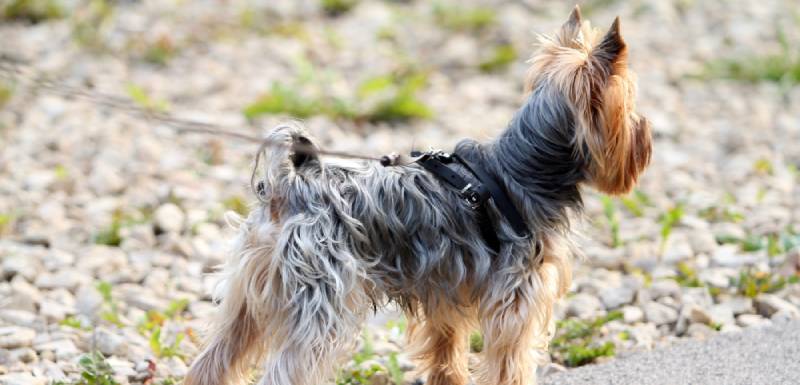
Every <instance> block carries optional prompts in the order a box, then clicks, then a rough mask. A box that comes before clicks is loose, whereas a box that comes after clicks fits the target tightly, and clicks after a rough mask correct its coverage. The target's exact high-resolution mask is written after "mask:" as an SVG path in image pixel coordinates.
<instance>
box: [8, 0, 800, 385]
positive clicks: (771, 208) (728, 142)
mask: <svg viewBox="0 0 800 385" xmlns="http://www.w3.org/2000/svg"><path fill="white" fill-rule="evenodd" d="M580 5H581V7H582V10H583V14H584V18H585V19H589V20H591V21H592V23H593V25H595V26H597V27H599V28H601V29H606V28H608V26H609V25H610V24H611V21H612V20H613V18H614V16H616V15H619V16H621V19H622V31H623V36H624V38H625V40H626V41H627V42H628V44H629V50H630V62H631V66H632V68H633V69H634V70H635V71H636V72H637V73H638V76H639V97H638V103H639V104H638V105H639V110H640V111H641V112H642V114H643V115H645V116H647V117H648V118H649V119H650V121H651V122H652V125H653V130H654V136H655V147H654V156H653V161H652V165H651V167H650V169H649V170H648V172H647V173H646V175H645V176H644V178H643V179H642V181H641V185H640V187H639V188H638V189H637V190H636V191H635V192H634V193H632V194H631V195H630V196H627V197H624V198H609V197H605V196H602V195H599V194H596V193H594V192H591V191H587V198H586V213H587V216H586V218H585V219H584V220H576V222H575V226H576V228H577V229H578V230H579V231H580V232H581V234H582V237H581V239H580V243H581V245H582V248H583V250H584V251H585V253H586V257H585V258H584V259H583V260H580V261H576V266H575V269H576V273H575V277H576V278H575V282H574V284H573V288H572V290H571V291H570V294H569V295H568V296H567V298H565V299H564V300H563V301H562V302H561V303H560V304H559V306H558V309H557V312H556V313H557V316H558V324H557V326H558V330H557V332H556V336H555V339H554V340H553V342H552V344H551V348H550V353H551V354H550V356H551V361H552V363H551V364H550V365H548V366H546V367H544V368H542V369H540V372H541V374H542V375H547V374H548V373H552V372H558V371H563V370H569V368H571V367H576V366H581V365H587V364H592V363H595V362H602V361H606V360H612V359H614V358H615V357H619V356H624V355H626V354H630V352H635V351H640V350H648V349H653V348H656V347H659V346H663V345H668V344H670V343H673V342H675V341H677V340H680V339H705V338H709V337H711V336H713V335H715V334H717V333H736V332H738V331H740V330H741V329H743V328H748V327H757V326H763V325H767V324H770V323H775V322H783V321H785V320H788V319H797V318H800V307H799V306H800V285H798V271H799V270H798V269H800V251H799V249H798V247H800V223H798V216H800V208H798V203H797V202H798V197H800V190H798V188H797V181H798V178H799V177H800V176H798V167H799V166H800V86H798V84H800V49H798V47H800V7H798V4H797V2H796V1H794V0H760V1H755V0H750V1H745V0H717V1H699V0H630V1H625V0H587V1H581V2H580ZM573 6H574V1H569V2H567V1H544V0H520V1H488V0H487V1H481V0H466V1H455V0H442V1H433V2H427V1H422V0H407V1H401V0H395V1H389V0H385V1H377V0H374V1H369V0H303V1H261V2H256V1H205V0H203V1H181V0H174V1H133V0H130V1H122V0H120V1H102V0H92V1H81V0H0V383H2V384H13V385H17V384H25V385H28V384H49V383H51V382H54V383H60V384H88V385H94V384H99V385H112V384H127V383H131V384H159V385H169V384H178V383H180V382H181V377H182V376H183V375H184V374H185V372H186V367H187V364H188V363H189V362H190V361H191V359H192V357H193V356H194V355H195V354H196V353H197V351H198V347H199V345H200V343H201V341H202V338H201V337H202V335H201V333H202V330H203V326H204V325H205V322H206V320H207V317H208V315H209V312H210V311H211V310H212V309H213V307H212V304H211V301H210V296H209V290H210V288H211V287H212V286H213V282H214V281H215V277H214V276H213V275H209V273H211V272H212V271H213V268H214V266H216V265H218V264H219V263H221V262H222V261H223V260H224V259H225V257H226V250H227V245H228V241H229V239H230V238H231V237H232V235H233V233H234V231H233V229H232V228H231V227H230V226H228V225H227V223H226V212H229V211H234V212H237V213H240V214H245V213H246V212H247V211H248V207H249V206H250V205H251V204H252V202H253V201H254V198H253V195H252V193H251V192H250V191H249V187H248V182H249V177H250V165H251V162H252V160H253V157H254V154H255V151H256V145H254V144H253V143H250V142H247V141H244V140H239V139H235V138H230V137H221V136H214V135H198V134H191V133H180V132H176V131H175V130H173V129H171V128H170V127H169V126H168V125H167V124H165V122H164V121H163V120H160V119H155V118H153V116H163V114H168V115H169V116H174V117H178V118H181V119H191V120H196V121H201V122H209V123H214V124H218V125H222V126H225V127H230V128H232V129H236V130H238V131H237V132H243V133H247V134H249V135H255V136H258V135H259V134H260V133H262V132H263V130H264V129H267V128H269V127H272V126H274V125H276V124H277V123H279V122H282V121H285V120H286V119H288V118H290V117H295V118H299V119H302V120H303V121H304V123H305V125H306V126H307V127H308V128H309V130H310V131H311V132H312V133H313V134H314V135H316V136H317V138H319V140H320V141H321V143H323V144H324V146H325V147H326V148H328V149H334V150H341V151H350V152H355V153H359V154H366V155H380V154H386V153H389V152H392V151H398V152H406V151H408V150H410V149H411V147H412V146H414V147H416V148H428V146H434V147H437V148H443V149H449V148H451V147H452V145H453V144H454V143H455V142H457V141H458V140H460V139H462V138H465V137H471V138H476V139H488V138H491V137H492V136H493V135H496V134H497V133H499V132H500V131H501V130H502V129H503V128H504V127H505V125H506V124H507V122H508V121H509V119H510V118H511V116H512V114H513V113H514V111H515V110H516V108H518V107H519V105H520V104H521V101H522V98H521V95H522V79H523V78H524V74H525V71H526V64H525V60H526V59H527V58H528V57H529V55H530V54H531V53H532V52H533V49H534V43H535V41H536V34H539V33H551V32H552V31H554V30H555V29H556V28H558V26H560V24H561V23H562V22H563V21H564V20H565V19H566V17H567V15H568V13H569V11H570V10H571V8H572V7H573ZM131 111H134V112H136V111H138V112H141V111H148V112H150V113H151V114H150V116H151V117H150V118H148V116H147V115H148V114H144V115H143V114H141V113H133V114H132V113H131ZM405 325H406V323H405V320H403V319H402V317H400V316H398V315H397V314H394V313H392V312H388V313H381V314H379V315H378V316H376V317H375V318H374V319H372V320H371V321H370V323H369V325H368V327H367V328H366V329H365V330H364V335H363V338H362V343H361V345H360V347H359V349H358V351H357V352H355V354H354V356H353V357H352V358H350V359H349V361H348V362H347V364H346V365H345V366H344V367H343V369H342V370H341V372H340V374H339V376H338V378H337V379H336V384H337V385H339V384H342V385H344V384H394V385H401V384H406V383H408V384H410V383H414V382H415V381H418V380H419V379H418V378H417V375H416V374H414V373H413V364H412V363H411V361H410V360H409V356H408V354H407V352H406V351H405V350H404V344H403V334H404V331H405ZM481 345H482V341H481V337H480V335H479V334H475V335H473V336H472V337H471V339H470V347H471V350H472V351H473V352H474V353H478V352H480V350H481V347H482V346H481Z"/></svg>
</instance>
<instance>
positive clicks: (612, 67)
mask: <svg viewBox="0 0 800 385" xmlns="http://www.w3.org/2000/svg"><path fill="white" fill-rule="evenodd" d="M530 63H531V68H530V71H529V75H528V77H527V79H526V81H525V90H526V99H525V102H524V104H523V106H522V107H521V108H520V110H519V111H518V112H517V113H516V115H515V116H514V118H513V119H512V121H511V123H510V124H509V126H508V127H507V128H506V130H505V131H504V132H503V133H501V134H500V135H499V137H497V138H496V139H494V140H493V141H491V142H488V143H478V142H476V141H473V140H464V141H461V142H460V143H459V144H458V145H457V146H456V148H455V150H454V151H453V153H454V154H457V155H458V156H459V157H461V158H463V159H466V160H468V161H469V162H471V163H472V164H476V165H480V166H481V167H482V168H483V169H484V170H486V172H487V173H488V174H491V176H492V177H493V178H495V180H496V181H498V184H499V185H501V187H502V188H503V189H504V190H505V191H506V193H507V196H508V197H509V198H510V201H511V202H512V203H513V205H514V206H515V207H516V209H517V211H518V213H519V215H520V217H521V218H523V220H524V222H525V225H526V226H527V228H528V229H530V235H529V236H526V237H523V236H520V235H519V234H518V232H516V231H515V230H514V228H512V226H511V223H509V221H508V220H507V218H506V216H504V215H503V213H502V212H501V211H500V210H499V209H498V207H497V205H496V202H494V201H489V202H487V204H486V205H487V212H488V217H489V220H490V221H491V225H492V227H493V229H494V230H495V234H494V235H493V236H496V240H498V241H499V246H498V247H496V248H495V247H491V246H490V245H489V244H487V242H486V238H485V236H484V234H483V233H482V231H481V228H480V226H479V224H478V218H477V216H476V213H475V208H474V206H472V205H471V204H470V203H469V202H466V201H465V200H464V199H463V195H461V194H460V192H459V191H456V190H455V189H453V188H450V187H448V186H447V185H446V184H444V183H442V180H441V179H440V178H437V177H436V176H435V175H432V173H431V172H430V171H429V170H427V169H426V168H424V167H421V166H420V165H419V164H417V163H413V164H410V165H406V166H398V167H382V166H381V165H378V164H375V163H366V162H364V163H363V164H362V163H359V164H353V165H341V164H333V163H324V162H323V161H322V160H321V159H319V157H318V156H316V155H314V154H313V153H309V152H301V151H294V150H293V148H294V149H296V148H297V147H294V146H295V145H297V144H300V145H304V146H313V141H311V140H310V139H309V136H308V135H307V133H306V132H305V131H304V130H303V129H302V128H300V127H299V126H297V125H284V126H280V127H278V128H276V129H274V130H272V131H271V132H270V133H269V134H268V136H267V139H268V140H270V141H273V142H275V141H281V142H284V143H286V145H287V146H286V147H285V148H281V149H276V150H274V151H272V152H271V154H269V156H268V159H267V160H266V161H265V162H264V166H263V173H264V177H263V179H260V182H261V183H259V184H258V188H256V190H257V193H258V196H259V200H260V202H261V203H260V204H259V205H258V206H257V207H256V208H255V209H254V210H253V211H252V212H251V213H250V214H249V216H248V218H247V219H246V220H244V222H243V223H242V224H241V229H240V233H239V236H238V238H237V243H236V251H235V253H233V255H232V257H231V259H230V260H229V262H228V263H227V265H226V267H225V268H224V272H223V278H222V280H221V282H220V285H219V286H218V288H217V289H218V291H217V292H216V293H215V297H216V298H218V301H219V302H220V303H219V314H218V317H217V318H216V319H215V321H214V322H213V328H212V330H211V334H210V341H209V342H208V345H207V346H206V347H205V349H204V350H203V352H202V353H201V354H200V355H199V357H197V359H196V360H195V362H194V364H193V365H192V367H191V369H190V371H189V374H188V376H187V377H186V380H185V381H186V382H185V383H186V384H187V385H222V384H244V383H246V382H247V381H248V379H249V376H250V374H251V369H252V368H253V367H254V366H255V365H256V364H260V365H263V366H262V373H263V374H262V377H261V379H260V381H259V382H258V384H260V385H320V384H323V383H326V382H327V381H329V380H330V379H331V377H332V376H333V375H334V374H335V368H336V365H337V364H338V363H341V362H342V360H343V359H345V358H346V357H348V355H349V352H350V351H351V350H352V349H353V348H354V347H355V345H356V342H357V339H358V336H359V335H360V331H361V328H362V324H363V323H364V321H365V318H366V316H367V315H368V314H369V313H370V312H371V311H374V309H376V308H378V307H381V306H384V305H387V304H389V303H395V304H397V305H399V306H400V308H401V309H403V310H404V312H405V314H406V316H407V317H408V319H409V324H410V325H409V329H408V331H409V333H408V334H409V343H410V346H411V347H413V348H414V352H415V355H414V357H415V358H416V359H417V360H418V362H419V366H418V368H419V369H420V370H421V371H423V372H424V373H427V381H426V384H428V385H465V384H467V383H468V381H469V376H470V370H469V369H468V365H467V353H468V339H469V335H470V334H471V332H473V331H474V330H478V331H480V333H481V334H482V335H483V341H484V349H483V351H482V352H481V353H480V362H479V364H478V365H477V367H476V368H474V371H473V375H474V380H475V383H476V384H480V385H523V384H530V383H534V382H535V368H536V365H537V364H538V359H539V358H541V356H542V354H541V353H542V352H543V351H546V348H547V344H548V340H549V337H550V335H551V334H552V333H551V331H552V320H551V318H552V309H553V305H554V302H555V301H556V300H557V299H558V298H560V297H561V296H562V295H564V294H565V292H566V291H567V289H568V287H569V285H570V280H571V267H570V264H571V259H572V258H573V257H574V256H575V255H576V254H577V252H578V251H577V250H576V247H575V246H574V245H573V243H572V242H571V241H570V219H569V218H570V217H571V216H572V214H573V213H576V212H580V211H581V208H582V200H581V186H582V185H588V186H592V187H594V188H596V189H598V190H599V191H601V192H604V193H608V194H624V193H627V192H628V191H630V190H631V189H632V187H633V186H634V185H635V183H636V181H637V178H638V177H639V175H640V174H641V173H642V172H643V171H644V169H645V167H646V166H647V164H648V163H649V161H650V153H651V137H650V129H649V124H648V122H647V120H645V119H644V118H643V117H642V116H640V115H638V114H637V113H636V112H635V106H634V99H635V94H636V85H635V77H634V74H633V73H632V72H631V71H630V70H629V69H628V68H627V48H626V44H625V42H624V41H623V39H622V36H621V35H620V26H619V19H618V18H617V20H615V21H614V23H613V25H612V26H611V28H610V30H609V31H608V32H607V33H605V34H604V35H602V36H601V34H600V33H599V32H598V31H597V30H594V29H592V28H591V27H590V25H589V23H588V21H587V22H584V21H582V20H581V15H580V11H579V9H578V8H577V7H576V8H575V10H574V11H573V12H572V14H571V15H570V17H569V20H568V21H567V22H566V23H565V24H564V25H563V26H562V27H561V28H560V30H558V31H557V32H556V33H555V35H554V36H552V37H544V36H543V37H541V38H540V47H539V50H538V51H537V52H536V53H535V54H534V56H533V57H532V59H531V60H530ZM256 169H259V166H258V158H257V162H256ZM462 171H463V170H462ZM259 178H261V177H259Z"/></svg>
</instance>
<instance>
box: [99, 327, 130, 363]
mask: <svg viewBox="0 0 800 385" xmlns="http://www.w3.org/2000/svg"><path fill="white" fill-rule="evenodd" d="M95 343H96V344H97V350H99V351H100V352H101V353H103V354H105V355H109V356H125V354H126V353H127V349H128V344H127V341H126V340H125V338H123V337H122V336H120V335H117V334H115V333H113V332H112V331H111V330H109V329H106V328H102V327H101V328H97V329H95Z"/></svg>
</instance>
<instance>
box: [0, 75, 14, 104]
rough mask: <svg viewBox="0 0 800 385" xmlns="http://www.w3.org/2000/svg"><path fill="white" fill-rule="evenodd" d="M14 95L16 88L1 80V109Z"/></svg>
mask: <svg viewBox="0 0 800 385" xmlns="http://www.w3.org/2000/svg"><path fill="white" fill-rule="evenodd" d="M12 96H14V88H13V87H11V85H10V84H8V83H6V82H4V81H0V109H3V107H5V105H6V104H8V102H9V101H10V100H11V97H12Z"/></svg>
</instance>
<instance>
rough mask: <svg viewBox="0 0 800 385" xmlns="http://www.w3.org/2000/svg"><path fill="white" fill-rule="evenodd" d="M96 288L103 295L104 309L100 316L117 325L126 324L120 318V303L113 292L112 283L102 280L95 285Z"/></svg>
mask: <svg viewBox="0 0 800 385" xmlns="http://www.w3.org/2000/svg"><path fill="white" fill-rule="evenodd" d="M95 288H96V289H97V292H99V293H100V296H101V297H103V309H102V310H101V311H100V318H101V319H103V320H105V321H107V322H110V323H112V324H114V325H116V326H119V327H122V326H124V325H123V324H122V320H121V319H120V313H119V304H117V301H116V300H115V299H114V296H113V295H112V293H111V289H112V286H111V284H110V283H108V282H105V281H101V282H98V283H97V285H95Z"/></svg>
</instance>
